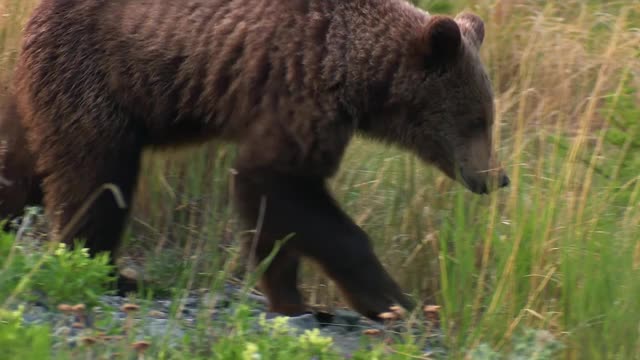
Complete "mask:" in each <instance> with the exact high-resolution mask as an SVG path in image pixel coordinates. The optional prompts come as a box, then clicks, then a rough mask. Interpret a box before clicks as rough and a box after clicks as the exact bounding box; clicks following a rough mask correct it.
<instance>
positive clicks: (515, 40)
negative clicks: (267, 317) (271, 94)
mask: <svg viewBox="0 0 640 360" xmlns="http://www.w3.org/2000/svg"><path fill="white" fill-rule="evenodd" d="M414 2H415V3H418V4H419V5H421V6H424V7H425V8H427V9H430V10H431V11H432V12H446V13H450V14H452V13H455V12H457V11H459V10H461V9H464V8H467V9H471V10H473V11H474V12H476V13H478V14H480V15H481V16H482V17H483V18H484V19H485V22H486V24H487V29H486V33H487V35H486V40H485V45H483V50H482V51H483V53H482V55H483V57H484V60H485V63H486V64H487V67H488V69H489V72H490V75H491V77H492V80H493V82H494V87H495V92H496V106H497V118H496V124H495V126H494V132H495V133H494V134H495V137H496V139H497V142H498V144H499V149H500V153H501V158H502V159H503V162H504V164H505V166H506V168H507V169H508V172H509V175H510V177H511V179H512V184H511V186H510V188H509V189H508V190H506V191H500V192H499V193H497V194H494V195H491V196H483V197H480V196H476V195H473V194H470V193H469V192H468V191H466V190H464V189H463V188H462V187H461V186H459V185H457V184H455V183H453V182H451V181H449V180H447V179H446V178H445V177H444V176H443V175H442V174H440V173H439V172H437V171H436V170H434V169H431V168H428V167H425V166H423V164H422V163H420V161H419V160H417V159H416V158H415V157H414V156H412V155H410V154H407V153H405V152H401V151H399V150H397V149H393V148H386V147H382V146H381V145H379V144H374V143H370V142H366V141H364V140H362V139H356V141H354V142H353V144H352V145H351V146H350V148H349V150H348V153H347V156H346V159H345V162H344V163H343V165H342V169H341V171H340V173H339V174H338V175H337V176H336V178H335V179H333V180H332V183H331V185H332V188H333V190H334V192H335V194H336V197H337V199H338V200H339V201H340V203H341V204H342V205H343V206H344V207H345V209H346V210H347V211H348V212H349V213H350V214H351V215H352V216H353V217H354V218H355V219H356V220H357V222H358V223H359V224H360V225H361V226H362V227H363V228H364V229H365V230H366V231H367V232H368V233H369V234H371V235H372V237H373V240H374V242H375V246H376V251H377V252H378V254H380V255H381V258H382V260H383V261H384V263H385V265H386V266H387V267H388V268H389V269H390V270H391V271H392V273H393V276H394V277H395V278H396V279H398V280H399V281H400V282H401V285H402V286H403V287H404V288H405V289H407V290H408V291H411V292H412V294H413V296H414V297H415V298H416V299H419V300H420V301H424V302H425V303H430V304H438V305H440V306H441V312H440V317H441V319H440V320H441V321H440V323H441V325H442V329H443V331H444V332H445V335H446V337H445V338H446V342H447V348H448V350H449V355H450V357H451V358H465V357H466V358H470V359H498V358H528V359H532V358H538V359H543V358H544V359H548V358H566V359H600V358H606V359H633V358H637V356H638V355H637V354H640V311H638V305H637V304H638V299H639V298H640V280H639V279H640V206H638V203H640V171H639V170H638V169H640V140H639V139H640V132H639V131H640V92H639V91H638V89H639V87H640V79H639V78H638V76H640V51H639V50H638V49H640V2H638V1H636V0H632V1H602V0H599V1H598V0H589V1H581V0H566V1H559V0H554V1H538V0H513V1H502V0H476V1H463V0H459V1H414ZM34 4H35V1H34V0H0V12H1V13H2V15H3V16H2V17H1V18H0V54H1V57H0V66H1V68H2V74H1V75H0V79H2V81H3V83H6V82H7V81H8V80H9V79H10V77H11V69H12V64H13V62H14V60H15V57H16V54H17V44H18V42H19V36H20V28H21V25H22V24H23V22H24V21H25V19H26V18H27V15H28V13H29V9H30V8H32V7H33V5H34ZM234 151H235V149H234V148H233V147H232V146H228V145H221V144H211V145H207V146H203V147H200V148H196V149H188V150H184V151H181V152H179V153H170V154H165V153H160V154H158V153H149V154H147V155H146V156H145V169H144V171H143V174H144V176H143V177H142V179H141V180H142V181H141V183H140V190H141V191H140V193H139V196H138V197H137V198H136V202H135V204H134V207H135V208H134V210H133V216H134V218H133V219H132V223H131V226H130V227H129V229H128V232H127V244H126V252H123V253H126V254H127V258H125V259H124V261H125V262H127V261H128V262H133V263H139V264H142V265H143V266H144V269H145V276H148V277H149V278H150V279H151V280H152V284H154V285H153V286H152V289H150V290H152V291H154V292H156V293H162V292H165V293H167V294H173V295H175V294H179V293H180V291H181V290H183V289H188V288H198V287H211V288H215V286H219V284H220V282H221V281H222V280H221V279H226V278H229V277H231V276H232V275H237V274H241V273H243V270H244V268H243V264H242V262H241V261H240V260H241V259H239V257H238V255H237V248H236V243H235V242H234V238H235V237H236V236H238V234H237V231H236V229H235V218H234V216H233V212H232V209H231V207H230V204H229V194H230V193H231V192H232V191H233V187H232V186H231V185H230V184H231V182H230V179H231V178H232V176H233V173H232V172H230V171H229V168H230V167H231V166H232V164H233V158H234V156H235V152H234ZM0 239H1V241H2V242H1V244H0V255H1V256H0V259H1V260H2V265H1V266H0V268H1V269H2V270H1V271H2V272H1V273H0V279H1V280H2V281H0V296H1V298H0V303H2V304H4V305H3V307H2V308H0V318H1V321H0V327H1V328H0V348H1V349H9V348H10V349H12V351H14V352H15V354H27V353H28V354H30V356H29V358H33V359H35V358H38V356H41V357H40V358H46V357H47V356H49V355H50V353H49V352H48V351H47V349H48V348H49V347H50V346H51V340H50V336H51V335H50V332H49V330H48V329H47V328H46V327H45V326H44V325H37V326H29V327H24V326H21V322H20V319H21V316H20V315H19V313H18V312H16V311H19V310H16V309H17V307H16V306H17V305H16V304H18V303H20V301H24V302H26V301H27V300H33V296H38V294H40V295H39V296H41V297H42V294H43V293H46V294H47V295H46V296H44V297H42V298H43V299H47V301H50V302H51V303H52V305H53V304H55V305H56V306H57V305H58V304H60V303H72V304H75V303H86V304H87V305H89V306H91V304H92V303H93V302H95V301H96V299H97V296H98V295H100V294H103V293H104V289H105V288H106V286H108V284H109V281H110V280H109V278H108V276H107V271H106V270H107V265H106V264H105V263H103V262H101V261H102V260H101V259H100V258H98V259H95V260H92V259H87V258H85V257H84V256H83V253H82V251H81V250H78V251H74V252H68V251H67V250H63V249H57V248H52V249H48V250H45V249H25V248H20V247H19V246H17V245H16V244H19V243H21V242H20V241H18V242H15V241H14V239H13V237H12V236H10V235H1V237H0ZM55 251H58V253H59V254H64V255H63V256H60V255H56V253H55ZM168 259H171V261H167V260H168ZM83 264H84V265H83ZM81 266H88V268H83V269H85V270H83V271H81V272H78V271H77V270H76V269H77V268H78V267H81ZM315 270H316V269H315V268H314V267H313V266H312V265H306V268H305V274H304V277H303V279H302V280H303V282H304V291H305V295H306V297H307V298H308V299H309V301H310V302H311V303H312V304H315V305H318V306H322V307H324V308H327V309H329V310H332V309H335V308H338V307H341V306H343V305H344V304H342V303H341V299H340V297H339V294H338V292H337V290H336V289H335V287H334V286H333V285H332V284H331V283H330V282H328V281H327V280H326V279H325V278H324V277H323V276H322V275H320V274H319V272H317V271H315ZM71 273H73V274H79V273H81V274H82V276H80V277H75V278H72V279H71V280H72V281H62V280H59V279H63V278H64V277H65V276H68V275H69V274H71ZM85 276H86V278H85ZM78 289H81V291H78ZM34 294H35V295H34ZM235 315H236V318H235V319H232V320H230V321H229V324H230V329H228V334H232V335H233V336H229V337H226V338H224V339H221V340H220V341H217V342H215V343H209V342H202V340H198V339H201V337H202V336H205V335H204V334H207V329H201V331H202V332H200V333H197V334H190V335H189V336H187V338H185V339H184V341H185V343H186V344H191V345H193V346H184V347H180V348H179V349H180V352H176V351H175V350H168V349H166V348H164V347H163V346H161V344H157V343H154V342H152V343H151V348H150V349H149V353H147V355H149V356H151V357H152V358H190V359H193V358H198V356H200V357H202V358H205V357H206V356H207V354H217V356H218V358H221V359H237V358H240V359H257V358H263V359H267V358H273V359H278V358H307V359H308V358H311V357H312V355H315V356H316V357H317V358H334V357H336V356H337V354H335V353H332V352H331V350H328V348H327V343H326V341H327V340H326V339H323V338H322V337H319V336H317V334H314V333H308V334H306V335H302V336H292V335H290V334H288V333H287V334H284V333H283V334H280V333H278V334H279V335H276V336H274V335H273V334H264V333H262V334H261V333H259V332H258V333H254V332H246V331H244V330H245V329H246V326H248V325H247V323H246V322H247V321H249V320H248V317H247V316H246V315H245V314H244V313H243V312H242V311H240V312H238V313H237V314H235ZM534 330H543V331H544V334H548V336H549V339H551V340H548V341H546V340H544V339H541V338H540V332H539V331H538V332H534ZM270 331H276V332H277V331H279V330H277V329H276V330H274V329H272V330H270ZM205 338H206V336H205ZM128 340H132V339H128ZM198 341H200V342H198ZM545 341H546V342H545ZM130 343H131V342H129V343H125V342H123V343H122V344H124V345H122V344H121V345H118V346H120V347H119V348H117V349H120V350H113V349H114V348H111V350H104V349H103V350H101V351H103V352H105V353H106V352H108V351H116V352H122V351H129V352H130V354H135V350H134V349H132V348H131V347H130V346H129V345H130ZM411 343H412V342H411V338H408V339H407V341H404V342H403V343H402V344H396V345H389V346H384V345H379V346H378V345H377V346H378V347H376V348H375V349H374V350H363V352H362V354H358V355H357V356H356V355H354V358H358V357H360V358H363V359H364V358H367V359H374V358H385V359H386V358H398V359H399V358H411V357H413V358H421V357H422V358H428V357H427V356H426V355H425V354H424V353H423V352H422V350H423V349H420V348H418V347H415V346H412V345H411ZM540 343H544V344H545V345H544V346H540ZM559 343H561V344H562V345H559ZM194 344H197V345H198V346H195V345H194ZM202 344H205V345H204V346H205V347H206V350H207V351H204V352H198V351H196V350H193V349H201V348H200V347H199V346H202ZM114 346H115V345H114ZM532 349H535V351H534V350H532ZM96 351H97V350H96ZM371 351H373V352H371ZM38 354H41V355H38ZM59 354H62V355H61V356H69V355H70V354H71V353H65V352H61V353H59ZM75 354H76V355H77V353H75ZM151 354H153V355H151Z"/></svg>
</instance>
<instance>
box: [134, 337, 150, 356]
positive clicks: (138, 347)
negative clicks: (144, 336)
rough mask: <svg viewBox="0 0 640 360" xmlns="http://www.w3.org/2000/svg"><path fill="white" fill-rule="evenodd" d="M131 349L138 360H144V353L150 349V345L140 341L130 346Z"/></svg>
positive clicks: (147, 342)
mask: <svg viewBox="0 0 640 360" xmlns="http://www.w3.org/2000/svg"><path fill="white" fill-rule="evenodd" d="M131 347H132V348H133V349H134V350H135V351H136V352H137V353H138V359H139V360H142V359H144V352H145V351H147V349H149V347H151V343H150V342H149V341H145V340H140V341H136V342H134V343H133V344H131Z"/></svg>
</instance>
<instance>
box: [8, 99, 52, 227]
mask: <svg viewBox="0 0 640 360" xmlns="http://www.w3.org/2000/svg"><path fill="white" fill-rule="evenodd" d="M34 170H35V158H34V156H33V155H32V154H31V152H29V150H28V148H27V142H26V139H25V133H24V128H23V127H22V124H21V123H20V119H19V117H18V113H17V109H16V103H15V100H14V98H13V97H12V96H10V95H6V96H4V97H3V98H2V99H1V100H0V221H4V222H5V224H4V226H3V230H5V231H8V230H10V226H9V224H10V223H9V221H8V220H12V219H14V218H15V217H18V216H20V215H21V214H22V212H23V210H24V208H25V206H32V205H41V204H42V189H41V187H40V185H41V179H40V177H39V176H38V175H37V174H35V172H34Z"/></svg>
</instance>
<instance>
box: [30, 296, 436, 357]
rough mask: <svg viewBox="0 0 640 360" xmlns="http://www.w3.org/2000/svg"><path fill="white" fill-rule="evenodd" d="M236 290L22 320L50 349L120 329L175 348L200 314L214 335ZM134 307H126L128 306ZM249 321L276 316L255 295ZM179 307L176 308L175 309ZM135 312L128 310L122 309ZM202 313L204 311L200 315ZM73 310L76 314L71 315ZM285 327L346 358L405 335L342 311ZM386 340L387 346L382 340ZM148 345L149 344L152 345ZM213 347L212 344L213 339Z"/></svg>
mask: <svg viewBox="0 0 640 360" xmlns="http://www.w3.org/2000/svg"><path fill="white" fill-rule="evenodd" d="M240 293H241V289H240V288H239V287H238V286H236V285H234V284H227V285H226V286H225V288H224V290H223V291H221V292H220V293H218V294H212V293H210V292H208V291H194V292H192V293H191V294H190V295H189V296H187V297H184V298H182V299H181V300H177V301H172V300H171V299H155V300H151V301H146V300H139V299H138V300H132V299H127V298H124V297H120V296H102V297H101V306H99V307H96V308H94V309H93V310H92V311H90V312H89V311H86V310H83V311H73V309H72V306H70V307H69V308H67V309H65V308H64V306H63V307H62V308H61V307H60V306H59V307H58V308H56V309H50V308H47V307H46V306H45V305H43V304H41V303H39V302H36V303H33V304H30V305H28V306H27V307H26V309H25V312H24V320H25V323H26V324H43V323H48V324H49V325H51V326H52V332H53V334H54V347H55V348H60V347H62V346H69V347H72V348H73V347H76V346H78V345H79V343H81V342H83V341H87V338H89V339H91V338H94V337H95V334H96V333H100V334H105V335H107V334H108V336H109V337H111V338H116V337H118V336H121V335H122V334H123V331H124V329H129V328H130V329H133V331H134V333H135V338H136V339H140V340H142V339H147V340H148V339H157V340H158V341H163V342H164V341H168V342H169V346H178V345H179V342H180V339H181V338H182V337H183V335H185V334H186V333H187V332H189V331H193V330H194V329H195V327H196V323H197V321H203V318H202V314H203V313H204V314H207V315H205V316H208V317H209V319H210V320H211V322H210V323H209V326H212V327H213V328H214V329H215V328H217V327H219V328H220V329H223V328H224V326H225V321H228V320H227V319H228V315H230V314H232V313H233V312H234V311H235V310H236V308H237V306H236V305H235V304H237V303H239V301H238V296H239V295H240ZM132 303H133V304H135V305H136V306H131V305H127V304H132ZM245 304H249V308H250V313H251V315H250V318H251V319H252V320H251V321H253V320H255V329H256V330H257V329H258V328H259V318H260V316H261V314H264V315H265V317H266V319H267V321H274V319H275V318H276V317H278V316H280V315H279V314H275V313H269V312H267V311H266V307H265V299H264V298H263V297H261V296H260V295H255V294H250V295H249V299H248V301H245ZM176 305H178V306H176ZM128 306H129V307H133V308H135V310H127V307H128ZM136 307H137V308H136ZM202 309H208V310H207V311H204V312H203V311H202ZM76 310H77V309H76ZM287 322H288V324H289V325H290V326H291V328H292V329H294V331H296V332H298V333H302V332H303V331H304V330H311V329H316V328H317V329H319V330H320V332H321V334H322V335H325V336H330V337H331V338H333V343H334V347H335V349H336V350H337V351H338V352H339V353H341V354H343V355H344V356H345V358H349V355H350V354H351V353H353V352H354V351H356V350H357V349H359V348H360V346H362V342H361V339H362V337H363V336H369V337H377V338H379V339H380V341H388V339H389V336H390V335H393V334H399V333H400V332H402V331H406V323H405V322H403V321H402V320H396V321H394V323H393V325H389V324H386V325H383V324H377V323H374V322H372V321H369V320H368V319H365V318H363V317H361V316H359V315H358V314H357V313H354V312H352V311H347V310H338V311H336V312H335V313H334V314H331V315H329V314H305V315H302V316H298V317H288V318H287ZM415 331H422V333H423V334H422V335H423V336H422V338H424V351H425V354H430V355H431V356H433V357H434V358H439V357H442V356H444V355H445V350H444V348H442V337H441V335H440V334H439V333H438V331H436V330H432V331H431V333H430V334H428V335H427V336H425V335H424V329H421V330H417V329H416V330H415ZM384 339H387V340H384ZM152 341H153V340H152ZM212 341H215V339H212Z"/></svg>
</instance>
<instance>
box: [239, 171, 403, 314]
mask: <svg viewBox="0 0 640 360" xmlns="http://www.w3.org/2000/svg"><path fill="white" fill-rule="evenodd" d="M236 170H237V171H238V173H237V175H236V179H235V181H236V191H235V200H236V206H237V210H238V211H239V213H240V215H241V217H242V218H243V220H244V221H245V222H246V223H247V224H248V225H249V226H255V225H256V224H260V226H259V228H257V231H258V235H257V244H256V247H255V249H256V251H255V253H254V254H255V258H256V259H255V260H256V261H261V260H263V259H264V258H265V257H266V256H267V255H268V254H269V253H270V251H271V250H272V249H273V247H274V245H275V243H276V241H278V240H281V239H284V238H286V237H287V236H289V235H292V236H291V237H289V239H288V240H287V242H286V243H285V244H284V246H283V247H282V248H281V249H280V254H279V255H278V256H277V257H275V258H274V260H273V262H272V263H271V265H270V266H269V267H268V268H267V270H266V273H265V274H264V276H263V278H262V281H261V285H262V287H263V290H264V292H265V293H266V295H267V297H268V299H269V302H270V307H271V310H272V311H277V312H282V313H284V314H288V315H295V314H298V313H300V312H303V311H304V305H303V302H302V297H301V296H300V293H299V291H298V288H297V273H298V256H305V257H309V258H310V259H312V260H314V261H315V262H317V263H318V264H319V265H320V266H321V267H322V268H323V269H324V270H325V271H326V273H327V274H328V275H329V276H330V277H331V278H332V279H333V280H334V281H335V282H336V283H337V285H338V286H339V288H340V289H341V291H342V293H343V294H344V295H345V297H346V298H347V300H348V302H349V303H350V304H351V306H352V307H353V308H354V309H355V310H357V311H358V312H360V313H361V314H363V315H364V316H367V317H369V318H371V319H378V315H379V314H380V313H383V312H387V311H389V308H390V307H391V306H392V305H396V304H397V305H401V306H403V307H404V308H406V309H409V310H410V309H412V308H413V304H412V302H411V301H409V299H408V298H407V297H406V296H405V295H404V294H403V293H402V291H401V289H400V287H399V286H398V285H397V284H396V283H395V282H394V280H393V279H392V278H391V276H390V275H389V274H388V273H387V271H385V269H384V267H383V266H382V264H381V263H380V261H379V260H378V258H377V257H376V256H375V254H374V252H373V248H372V246H371V243H370V241H369V238H368V236H367V235H366V234H365V232H364V231H363V230H362V229H360V228H359V227H358V226H357V225H356V224H355V223H354V222H353V221H352V220H351V219H350V218H349V217H348V216H347V215H346V214H345V213H344V212H343V211H342V210H341V209H340V207H339V206H338V205H337V204H336V202H335V201H334V199H333V198H332V197H331V195H330V194H329V192H328V190H327V188H326V185H325V179H324V178H323V177H320V176H314V175H311V176H307V175H301V174H300V172H296V173H295V174H293V173H289V172H287V171H284V170H283V169H273V168H271V167H264V166H260V167H256V166H252V165H251V162H249V161H246V162H243V161H242V160H241V162H240V163H239V164H238V166H237V167H236Z"/></svg>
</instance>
